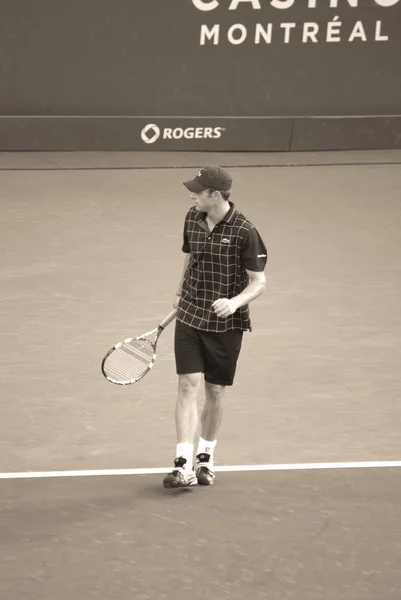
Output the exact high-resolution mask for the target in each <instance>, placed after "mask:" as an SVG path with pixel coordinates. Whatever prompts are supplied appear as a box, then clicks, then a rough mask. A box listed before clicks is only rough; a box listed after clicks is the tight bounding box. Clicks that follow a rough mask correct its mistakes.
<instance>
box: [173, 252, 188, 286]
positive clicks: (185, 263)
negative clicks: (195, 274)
mask: <svg viewBox="0 0 401 600" xmlns="http://www.w3.org/2000/svg"><path fill="white" fill-rule="evenodd" d="M190 257H191V254H190V253H187V254H185V258H184V268H183V270H182V275H181V279H180V281H179V283H178V287H177V291H176V294H177V296H181V292H182V284H183V283H184V275H185V272H186V270H187V269H188V265H189V259H190Z"/></svg>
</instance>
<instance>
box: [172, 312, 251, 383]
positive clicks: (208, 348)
mask: <svg viewBox="0 0 401 600" xmlns="http://www.w3.org/2000/svg"><path fill="white" fill-rule="evenodd" d="M243 333H244V332H243V331H241V330H240V329H230V330H229V331H225V332H224V333H214V332H210V331H200V330H199V329H195V328H194V327H190V326H189V325H186V324H185V323H181V321H176V325H175V337H174V351H175V363H176V368H177V374H178V375H188V374H189V373H204V374H205V381H207V382H208V383H214V384H216V385H232V384H233V382H234V375H235V370H236V368H237V360H238V356H239V353H240V350H241V344H242V336H243Z"/></svg>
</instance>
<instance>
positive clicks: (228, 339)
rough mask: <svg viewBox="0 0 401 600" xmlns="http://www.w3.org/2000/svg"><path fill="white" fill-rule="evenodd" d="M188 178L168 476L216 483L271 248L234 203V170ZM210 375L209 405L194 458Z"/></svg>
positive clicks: (178, 481)
mask: <svg viewBox="0 0 401 600" xmlns="http://www.w3.org/2000/svg"><path fill="white" fill-rule="evenodd" d="M184 185H185V187H186V188H187V189H188V190H189V192H190V193H191V200H192V202H193V207H192V208H191V209H190V210H189V212H188V213H187V215H186V218H185V224H184V240H183V246H182V250H183V252H184V253H185V260H184V271H183V276H182V278H181V281H180V283H179V288H178V290H177V300H176V302H175V303H174V305H175V306H177V308H178V310H177V319H176V328H175V338H174V349H175V361H176V369H177V374H178V397H177V404H176V409H175V421H176V434H177V447H176V453H175V460H174V468H173V470H172V471H171V473H168V474H167V475H166V477H165V478H164V481H163V483H164V487H166V488H177V487H187V486H190V485H196V484H197V483H199V484H203V485H211V484H212V483H213V482H214V480H215V473H214V468H213V459H214V450H215V446H216V441H217V439H216V438H217V433H218V431H219V427H220V424H221V420H222V413H223V398H224V392H225V389H226V387H227V386H231V385H233V382H234V376H235V371H236V365H237V360H238V356H239V353H240V350H241V343H242V336H243V332H244V331H247V330H251V321H250V315H249V307H248V305H249V303H250V302H251V301H252V300H255V298H257V297H258V296H260V295H261V294H262V293H263V292H264V291H265V289H266V278H265V274H264V269H265V266H266V262H267V251H266V247H265V244H264V243H263V240H262V238H261V236H260V234H259V233H258V231H257V229H256V228H255V227H254V226H253V225H252V223H250V222H249V221H248V219H247V218H246V217H245V216H244V215H242V214H241V213H240V212H238V211H237V210H236V208H235V206H234V204H233V203H232V202H230V200H229V199H230V194H231V192H230V190H231V185H232V178H231V176H230V175H229V173H227V171H225V170H224V169H222V168H214V167H205V168H203V169H201V170H200V171H199V172H198V174H197V175H196V177H195V178H194V179H192V180H191V181H186V182H185V183H184ZM202 378H204V381H205V404H204V407H203V410H202V414H201V432H200V433H201V437H200V439H199V441H198V445H197V450H196V457H195V464H194V438H195V435H196V431H197V428H198V405H197V396H198V392H199V388H200V385H201V381H202Z"/></svg>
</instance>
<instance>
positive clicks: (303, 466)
mask: <svg viewBox="0 0 401 600" xmlns="http://www.w3.org/2000/svg"><path fill="white" fill-rule="evenodd" d="M394 467H401V460H387V461H364V462H331V463H330V462H329V463H299V464H281V465H280V464H277V465H275V464H272V465H234V466H227V467H217V466H216V467H215V471H219V472H220V473H232V472H244V471H245V472H250V471H312V470H317V469H321V470H324V469H377V468H380V469H383V468H394ZM169 471H171V466H170V467H165V468H161V467H158V468H154V469H103V470H102V469H100V470H94V471H36V472H35V471H27V472H25V473H0V479H47V478H53V477H109V476H111V475H154V474H163V473H168V472H169Z"/></svg>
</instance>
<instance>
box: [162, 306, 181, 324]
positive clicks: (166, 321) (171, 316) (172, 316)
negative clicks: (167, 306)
mask: <svg viewBox="0 0 401 600" xmlns="http://www.w3.org/2000/svg"><path fill="white" fill-rule="evenodd" d="M176 315H177V309H176V308H175V309H174V310H172V311H171V313H170V314H169V315H167V317H166V318H165V319H163V321H162V322H161V323H160V325H159V327H160V328H161V329H164V328H165V327H167V325H170V323H171V321H174V319H175V317H176Z"/></svg>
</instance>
